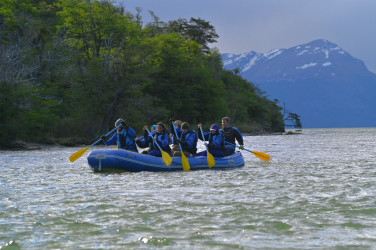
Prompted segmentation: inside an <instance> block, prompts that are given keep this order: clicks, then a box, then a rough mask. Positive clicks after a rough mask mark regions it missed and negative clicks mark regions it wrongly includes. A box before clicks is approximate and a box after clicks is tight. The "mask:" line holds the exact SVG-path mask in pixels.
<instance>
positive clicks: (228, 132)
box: [219, 117, 244, 156]
mask: <svg viewBox="0 0 376 250" xmlns="http://www.w3.org/2000/svg"><path fill="white" fill-rule="evenodd" d="M219 131H220V133H222V134H223V135H224V136H225V141H226V142H229V143H231V144H235V139H236V140H237V141H238V143H239V145H240V147H239V148H240V149H244V146H243V135H242V134H241V133H240V131H239V129H237V128H235V127H232V126H230V118H228V117H223V118H222V129H220V130H219ZM225 149H226V150H225V155H226V156H227V155H231V154H233V153H234V152H235V146H233V145H228V144H227V145H225Z"/></svg>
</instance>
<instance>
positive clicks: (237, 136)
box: [234, 128, 244, 149]
mask: <svg viewBox="0 0 376 250" xmlns="http://www.w3.org/2000/svg"><path fill="white" fill-rule="evenodd" d="M234 130H235V138H236V140H237V141H238V143H239V145H240V147H241V148H240V149H244V146H243V145H244V141H243V135H242V133H240V131H239V129H237V128H234Z"/></svg>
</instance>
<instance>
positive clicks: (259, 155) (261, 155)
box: [225, 141, 270, 161]
mask: <svg viewBox="0 0 376 250" xmlns="http://www.w3.org/2000/svg"><path fill="white" fill-rule="evenodd" d="M225 143H227V144H230V145H232V146H235V147H238V148H240V146H238V145H235V144H232V143H229V142H227V141H225ZM240 149H242V148H240ZM243 150H245V151H248V152H251V153H252V154H254V155H255V156H256V157H257V158H259V159H261V160H263V161H269V160H270V156H269V155H268V154H265V153H263V152H257V151H251V150H249V149H246V148H243Z"/></svg>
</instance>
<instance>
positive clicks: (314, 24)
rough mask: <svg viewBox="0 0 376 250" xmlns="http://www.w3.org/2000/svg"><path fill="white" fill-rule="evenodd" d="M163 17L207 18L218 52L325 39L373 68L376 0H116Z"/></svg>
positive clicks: (264, 49) (146, 17) (147, 16)
mask: <svg viewBox="0 0 376 250" xmlns="http://www.w3.org/2000/svg"><path fill="white" fill-rule="evenodd" d="M116 2H118V3H119V4H122V5H123V6H124V7H125V9H126V10H127V11H130V12H132V13H136V10H135V8H136V7H140V8H141V9H142V16H143V20H144V21H145V22H149V21H150V20H151V19H150V14H149V10H151V11H153V12H154V14H155V15H156V16H158V17H159V18H160V20H161V21H164V22H167V21H170V20H176V19H178V18H185V19H187V20H189V19H190V18H191V17H195V18H201V19H204V20H206V21H209V22H210V24H211V25H213V26H214V27H215V29H216V31H217V34H218V35H219V39H218V41H217V43H215V44H213V46H215V47H217V48H218V49H219V50H220V52H221V53H243V52H249V51H252V50H253V51H256V52H260V53H263V52H268V51H270V50H273V49H279V48H290V47H293V46H296V45H300V44H304V43H308V42H310V41H313V40H315V39H327V40H329V41H330V42H333V43H335V44H337V45H338V46H339V47H341V48H342V49H344V50H345V51H347V52H349V53H350V54H351V55H352V56H354V57H356V58H359V59H361V60H363V61H364V62H365V64H366V66H367V68H368V69H369V70H370V71H372V72H374V73H376V0H116Z"/></svg>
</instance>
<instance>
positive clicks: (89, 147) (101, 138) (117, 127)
mask: <svg viewBox="0 0 376 250" xmlns="http://www.w3.org/2000/svg"><path fill="white" fill-rule="evenodd" d="M120 126H121V124H120V125H118V126H116V127H115V128H114V129H113V130H111V131H110V132H108V133H107V134H105V137H107V136H108V135H109V134H111V133H112V132H114V131H115V130H116V129H118V128H119V127H120ZM101 140H102V138H100V139H99V140H98V141H96V142H94V143H93V144H91V145H90V146H89V148H91V147H92V146H94V145H95V144H97V143H98V142H100V141H101Z"/></svg>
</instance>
